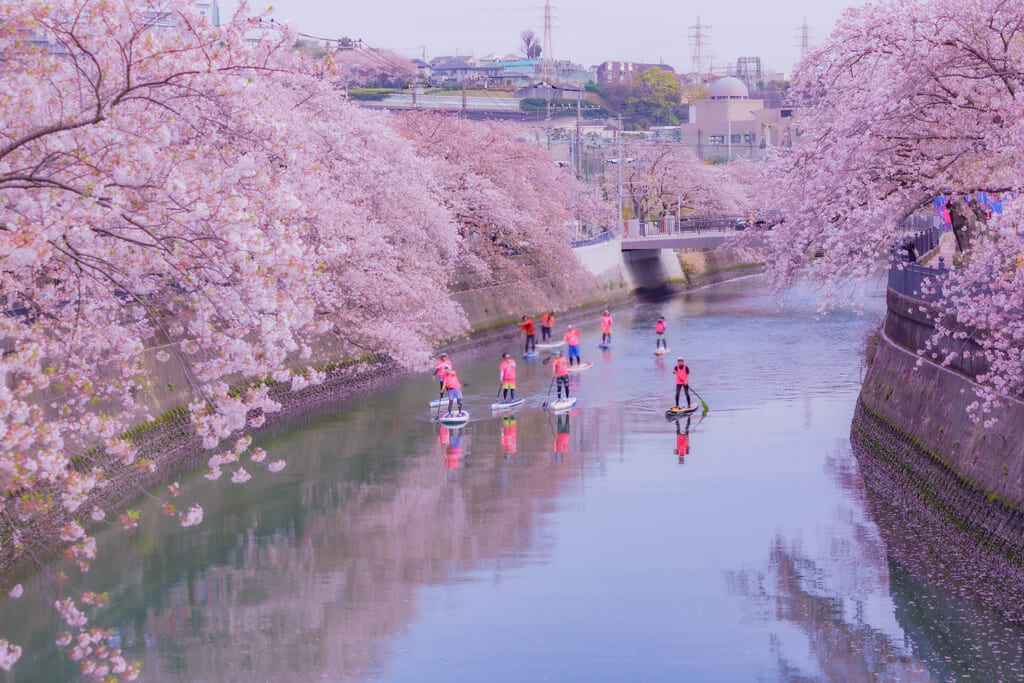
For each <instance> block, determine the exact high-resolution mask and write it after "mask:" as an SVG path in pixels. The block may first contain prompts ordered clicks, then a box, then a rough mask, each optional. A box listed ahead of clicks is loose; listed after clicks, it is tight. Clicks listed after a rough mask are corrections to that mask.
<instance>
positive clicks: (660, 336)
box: [654, 315, 668, 351]
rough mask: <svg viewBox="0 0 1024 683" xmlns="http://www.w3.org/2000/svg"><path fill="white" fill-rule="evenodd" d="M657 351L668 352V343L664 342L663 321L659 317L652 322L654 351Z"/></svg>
mask: <svg viewBox="0 0 1024 683" xmlns="http://www.w3.org/2000/svg"><path fill="white" fill-rule="evenodd" d="M658 349H665V350H666V351H668V342H666V341H665V319H664V318H663V317H661V316H660V315H659V316H658V319H657V320H655V321H654V350H655V351H657V350H658Z"/></svg>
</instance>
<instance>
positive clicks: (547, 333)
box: [540, 311, 555, 344]
mask: <svg viewBox="0 0 1024 683" xmlns="http://www.w3.org/2000/svg"><path fill="white" fill-rule="evenodd" d="M554 324H555V314H554V312H553V311H548V312H547V313H545V314H544V315H542V316H541V317H540V340H541V343H544V344H546V343H548V342H550V341H551V328H552V326H553V325H554Z"/></svg>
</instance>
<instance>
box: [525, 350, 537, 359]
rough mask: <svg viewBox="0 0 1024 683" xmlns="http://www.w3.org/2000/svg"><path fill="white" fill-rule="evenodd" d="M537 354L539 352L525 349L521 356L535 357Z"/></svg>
mask: <svg viewBox="0 0 1024 683" xmlns="http://www.w3.org/2000/svg"><path fill="white" fill-rule="evenodd" d="M539 355H540V354H539V353H537V352H536V351H527V352H526V353H524V354H523V358H536V357H537V356H539Z"/></svg>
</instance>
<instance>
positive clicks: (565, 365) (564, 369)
mask: <svg viewBox="0 0 1024 683" xmlns="http://www.w3.org/2000/svg"><path fill="white" fill-rule="evenodd" d="M551 372H552V374H553V375H554V376H555V384H556V385H557V387H558V388H557V392H558V398H559V400H561V398H562V389H563V387H564V388H565V397H566V398H569V362H568V361H567V360H566V359H565V356H563V355H562V352H561V351H555V362H554V363H552V364H551Z"/></svg>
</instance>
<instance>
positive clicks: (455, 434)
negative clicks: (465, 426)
mask: <svg viewBox="0 0 1024 683" xmlns="http://www.w3.org/2000/svg"><path fill="white" fill-rule="evenodd" d="M441 429H445V428H444V427H441ZM461 459H462V430H461V429H453V430H451V433H450V435H449V436H448V444H447V446H446V447H445V449H444V467H445V469H448V470H457V469H459V460H461Z"/></svg>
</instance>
